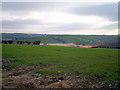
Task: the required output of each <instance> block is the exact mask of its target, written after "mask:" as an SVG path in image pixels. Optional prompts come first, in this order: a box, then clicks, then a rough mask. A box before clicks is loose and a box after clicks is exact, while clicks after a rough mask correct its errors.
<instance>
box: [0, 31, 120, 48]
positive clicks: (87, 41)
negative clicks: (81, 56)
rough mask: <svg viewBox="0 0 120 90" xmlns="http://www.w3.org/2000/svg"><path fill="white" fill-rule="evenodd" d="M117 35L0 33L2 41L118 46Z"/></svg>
mask: <svg viewBox="0 0 120 90" xmlns="http://www.w3.org/2000/svg"><path fill="white" fill-rule="evenodd" d="M118 38H119V36H118V35H55V34H24V33H2V39H3V40H16V41H19V40H20V41H36V40H40V41H41V42H42V43H75V44H79V45H107V46H109V45H110V46H111V45H112V46H116V45H118Z"/></svg>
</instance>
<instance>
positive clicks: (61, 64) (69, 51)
mask: <svg viewBox="0 0 120 90" xmlns="http://www.w3.org/2000/svg"><path fill="white" fill-rule="evenodd" d="M2 58H3V59H5V60H9V61H10V63H3V65H5V66H11V67H19V66H21V65H25V66H30V65H38V66H42V65H50V67H44V68H38V69H35V70H33V71H32V72H31V73H36V74H41V75H50V74H54V73H58V72H60V73H63V74H62V75H63V76H65V75H80V76H81V77H85V76H88V77H90V78H91V80H93V81H94V82H96V83H97V82H100V81H102V82H104V81H106V82H108V83H112V82H113V81H118V80H119V77H118V73H119V70H118V49H105V48H79V47H63V46H46V45H39V46H38V45H16V44H12V45H2ZM12 60H16V61H14V62H12ZM3 72H5V71H4V69H3ZM54 77H58V75H56V76H54ZM109 81H111V82H109Z"/></svg>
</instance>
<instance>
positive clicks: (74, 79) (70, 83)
mask: <svg viewBox="0 0 120 90" xmlns="http://www.w3.org/2000/svg"><path fill="white" fill-rule="evenodd" d="M50 67H53V66H49V65H48V68H50ZM39 68H43V67H40V66H38V65H34V66H24V65H23V66H19V67H16V68H12V69H10V70H7V71H4V72H3V79H2V84H3V88H111V86H108V85H107V83H106V82H100V83H94V82H91V81H90V80H89V79H88V78H87V77H85V78H83V77H81V76H77V75H69V76H64V77H63V76H59V74H60V73H58V74H56V73H55V74H50V75H49V76H50V77H51V78H50V77H48V75H39V74H35V73H31V72H32V71H33V70H35V69H39ZM61 74H62V73H61ZM54 75H58V77H52V76H54ZM114 87H119V83H118V82H116V83H115V85H114Z"/></svg>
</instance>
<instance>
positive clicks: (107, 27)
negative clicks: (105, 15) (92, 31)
mask: <svg viewBox="0 0 120 90" xmlns="http://www.w3.org/2000/svg"><path fill="white" fill-rule="evenodd" d="M99 29H105V30H106V29H107V30H113V29H118V23H115V24H109V25H106V26H103V27H101V28H99Z"/></svg>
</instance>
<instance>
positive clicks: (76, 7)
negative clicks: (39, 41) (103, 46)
mask: <svg viewBox="0 0 120 90" xmlns="http://www.w3.org/2000/svg"><path fill="white" fill-rule="evenodd" d="M2 33H36V34H84V35H91V34H92V35H116V34H118V2H114V1H112V2H3V3H2Z"/></svg>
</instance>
